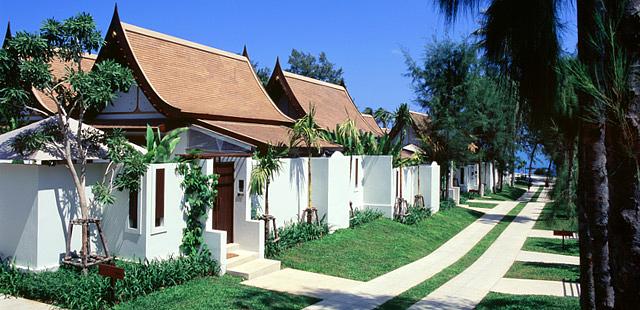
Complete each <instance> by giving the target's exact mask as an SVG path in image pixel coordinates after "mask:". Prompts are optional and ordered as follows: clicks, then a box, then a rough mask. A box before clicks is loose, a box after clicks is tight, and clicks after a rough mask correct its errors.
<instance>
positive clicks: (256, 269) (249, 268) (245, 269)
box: [227, 258, 280, 280]
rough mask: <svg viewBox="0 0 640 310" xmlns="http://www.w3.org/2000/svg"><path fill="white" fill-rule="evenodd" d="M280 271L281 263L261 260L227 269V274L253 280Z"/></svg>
mask: <svg viewBox="0 0 640 310" xmlns="http://www.w3.org/2000/svg"><path fill="white" fill-rule="evenodd" d="M278 270H280V261H278V260H272V259H265V258H260V259H256V260H253V261H250V262H248V263H244V264H242V265H239V266H236V267H233V268H227V273H228V274H230V275H234V276H238V277H242V278H244V279H245V280H251V279H255V278H257V277H260V276H264V275H266V274H270V273H272V272H276V271H278Z"/></svg>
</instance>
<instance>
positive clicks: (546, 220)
mask: <svg viewBox="0 0 640 310" xmlns="http://www.w3.org/2000/svg"><path fill="white" fill-rule="evenodd" d="M554 211H555V210H554V203H553V202H550V203H547V204H545V206H544V209H542V213H540V217H538V221H537V222H536V224H535V225H533V229H543V230H569V231H578V221H577V219H576V218H575V217H571V216H568V215H566V214H561V213H560V212H559V211H556V212H554Z"/></svg>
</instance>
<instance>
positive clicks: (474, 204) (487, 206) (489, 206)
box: [467, 202, 498, 209]
mask: <svg viewBox="0 0 640 310" xmlns="http://www.w3.org/2000/svg"><path fill="white" fill-rule="evenodd" d="M467 205H468V206H469V207H472V208H485V209H492V208H493V207H495V206H497V205H498V204H497V203H484V202H467Z"/></svg>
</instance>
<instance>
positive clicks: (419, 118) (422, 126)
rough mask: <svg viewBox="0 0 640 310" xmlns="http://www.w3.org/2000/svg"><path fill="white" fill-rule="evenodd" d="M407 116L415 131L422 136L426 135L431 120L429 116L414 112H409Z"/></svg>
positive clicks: (429, 128)
mask: <svg viewBox="0 0 640 310" xmlns="http://www.w3.org/2000/svg"><path fill="white" fill-rule="evenodd" d="M409 114H410V115H411V119H412V120H413V125H414V128H415V129H416V131H417V132H419V133H421V134H424V135H426V134H428V133H429V131H430V130H431V118H430V117H429V115H427V114H425V113H420V112H415V111H409Z"/></svg>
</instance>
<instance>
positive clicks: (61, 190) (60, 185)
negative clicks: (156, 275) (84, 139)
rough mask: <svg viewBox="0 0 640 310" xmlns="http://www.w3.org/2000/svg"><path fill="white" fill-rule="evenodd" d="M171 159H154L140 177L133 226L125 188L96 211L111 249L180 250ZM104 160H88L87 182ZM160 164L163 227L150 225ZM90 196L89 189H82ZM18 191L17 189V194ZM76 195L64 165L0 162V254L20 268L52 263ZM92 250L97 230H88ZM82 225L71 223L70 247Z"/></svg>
mask: <svg viewBox="0 0 640 310" xmlns="http://www.w3.org/2000/svg"><path fill="white" fill-rule="evenodd" d="M175 167H176V164H153V165H150V167H149V171H148V172H147V173H146V174H145V176H144V177H143V179H142V188H141V190H140V192H139V203H138V212H139V213H138V218H139V225H138V228H137V229H131V228H129V224H128V210H129V209H128V208H129V194H128V192H126V191H125V192H118V191H116V192H115V193H114V194H115V196H116V202H115V203H114V204H113V205H108V206H104V207H103V208H102V209H101V210H95V211H94V213H93V216H95V217H97V218H101V219H102V226H103V231H104V234H105V238H106V241H107V246H108V247H109V251H110V254H112V255H116V256H119V257H123V258H127V259H138V258H148V259H153V258H166V257H168V256H170V255H178V254H179V246H180V244H181V242H182V228H184V225H185V223H184V219H183V212H182V209H181V206H182V196H183V192H182V189H181V188H180V182H181V180H180V177H179V176H178V175H177V174H176V173H175ZM105 168H106V165H105V164H90V165H89V166H88V169H87V184H95V183H96V181H98V180H101V179H102V175H103V173H104V170H105ZM158 168H164V169H165V211H164V212H165V215H164V226H163V227H154V225H153V224H154V223H153V218H154V213H153V212H154V210H155V199H156V197H155V173H156V169H158ZM85 191H86V192H87V195H88V197H89V199H91V198H92V195H91V188H90V187H89V186H87V188H86V189H85ZM16 193H19V194H16ZM79 216H80V210H79V208H78V207H77V195H76V194H75V187H74V186H73V184H72V182H71V178H70V176H69V172H68V171H67V168H66V167H64V166H53V167H49V166H36V165H17V164H2V165H0V253H1V254H2V255H3V256H12V257H14V258H15V260H16V264H17V265H18V266H20V267H23V268H30V269H38V270H39V269H47V268H53V267H57V266H58V264H59V261H60V259H61V258H62V257H63V255H64V253H65V248H66V240H67V238H68V235H69V233H68V222H69V220H70V219H72V218H78V217H79ZM91 234H92V251H96V250H98V251H99V252H100V253H102V247H101V246H97V245H96V241H97V239H96V238H97V237H96V236H97V232H96V231H95V229H92V232H91ZM80 236H81V230H80V227H79V226H76V227H74V232H73V239H72V243H71V249H72V250H79V248H80Z"/></svg>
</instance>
